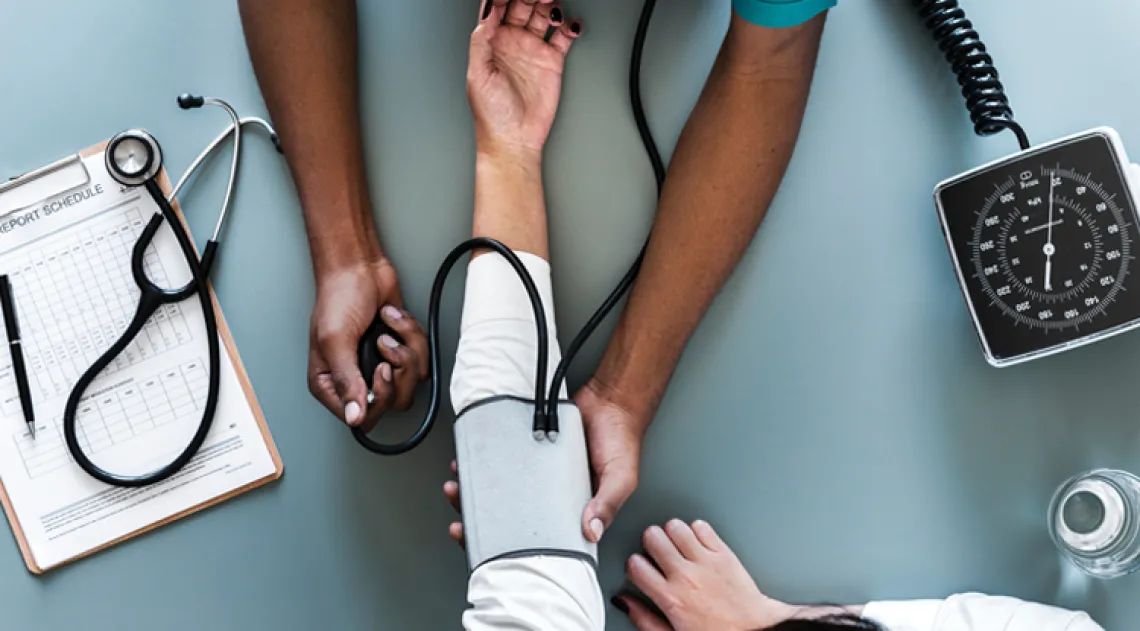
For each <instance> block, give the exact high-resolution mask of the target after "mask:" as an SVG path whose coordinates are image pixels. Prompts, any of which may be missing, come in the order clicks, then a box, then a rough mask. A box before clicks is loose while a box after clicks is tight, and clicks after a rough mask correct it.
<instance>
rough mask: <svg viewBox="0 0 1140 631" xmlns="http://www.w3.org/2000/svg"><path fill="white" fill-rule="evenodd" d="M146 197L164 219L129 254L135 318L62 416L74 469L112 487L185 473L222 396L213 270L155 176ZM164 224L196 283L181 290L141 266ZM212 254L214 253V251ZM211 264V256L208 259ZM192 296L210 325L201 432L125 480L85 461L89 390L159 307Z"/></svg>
mask: <svg viewBox="0 0 1140 631" xmlns="http://www.w3.org/2000/svg"><path fill="white" fill-rule="evenodd" d="M144 187H145V188H146V191H147V193H149V194H150V196H151V198H153V199H154V201H155V203H156V204H158V208H159V210H160V211H161V214H157V215H155V216H153V217H151V219H150V222H149V223H148V224H147V226H146V228H145V229H144V230H143V233H142V235H140V236H139V239H138V241H136V242H135V246H134V250H133V251H132V253H131V272H132V275H133V276H134V278H135V283H136V284H137V285H138V287H139V290H140V292H141V293H140V295H139V304H138V309H136V311H135V315H134V318H132V319H131V323H130V324H129V325H128V326H127V329H126V330H125V331H124V332H123V334H122V335H121V336H119V339H118V340H117V341H116V342H115V343H114V344H113V345H112V346H111V348H109V349H107V350H106V352H104V353H103V354H102V355H101V356H100V357H99V359H97V360H95V363H93V364H91V366H90V367H89V368H88V369H87V372H85V373H83V375H82V376H81V377H80V378H79V380H78V381H76V383H75V386H74V387H73V388H72V389H71V394H70V395H69V396H68V397H67V406H66V407H65V408H64V412H63V438H64V440H65V441H66V443H67V450H68V451H69V452H71V456H72V457H73V458H74V459H75V462H76V464H78V465H79V467H80V468H81V469H83V470H84V471H86V472H87V473H88V474H89V475H90V476H91V477H93V478H95V479H96V480H99V481H100V482H104V483H106V484H111V485H114V486H122V487H140V486H147V485H150V484H154V483H156V482H161V481H163V480H165V479H167V478H169V477H170V476H172V475H174V474H175V473H177V472H178V471H179V470H181V469H182V468H183V467H184V466H186V463H188V462H190V460H191V459H193V458H194V455H195V454H197V453H198V450H199V449H200V448H201V447H202V444H203V443H204V442H205V441H206V436H207V435H208V434H209V433H210V427H211V426H212V425H213V422H214V411H215V409H216V408H217V406H218V391H219V389H220V384H221V381H220V366H221V351H220V348H219V346H218V322H217V316H216V314H215V313H214V301H213V299H212V298H211V296H210V289H209V285H208V284H207V280H206V279H207V276H208V274H209V270H208V269H206V268H205V266H203V265H202V264H201V263H199V260H198V254H197V253H196V252H195V251H194V244H193V242H191V240H190V235H188V234H187V233H186V227H185V226H184V225H183V224H182V221H181V220H180V219H179V218H178V215H177V214H176V213H175V212H174V208H173V207H172V206H171V204H170V202H169V201H167V199H166V195H164V194H163V192H162V189H161V188H159V186H158V182H157V181H156V179H155V178H154V177H151V178H150V179H148V180H147V181H146V183H145V184H144ZM163 219H165V220H166V223H167V224H169V225H170V229H171V230H172V231H173V232H174V237H175V239H176V240H177V241H178V247H179V249H180V250H182V256H183V258H184V259H185V261H186V265H187V266H189V268H190V274H191V276H192V277H193V280H192V281H191V282H190V283H189V284H187V285H186V286H185V287H182V288H181V289H177V290H168V289H162V288H160V287H157V286H155V284H154V283H152V282H151V281H150V279H149V278H147V276H146V273H145V268H144V266H143V262H144V257H145V256H146V250H147V248H148V247H149V246H150V244H151V242H152V241H153V239H154V235H155V233H157V232H158V229H159V227H160V226H161V225H162V221H163ZM211 245H213V246H214V247H213V248H207V249H210V250H214V249H216V248H217V242H216V241H213V242H211ZM211 254H212V251H211ZM210 258H211V260H212V258H213V257H212V256H211V257H210ZM192 294H197V295H198V300H199V302H200V303H201V305H202V317H203V319H204V321H205V323H206V337H207V340H206V343H207V346H208V348H209V357H210V359H209V363H210V378H209V379H210V381H209V386H208V390H207V394H206V405H205V408H204V409H203V410H202V420H201V421H199V423H198V429H197V430H195V432H194V436H193V437H192V438H191V439H190V442H189V443H187V445H186V447H185V448H184V449H183V450H182V452H181V453H179V454H178V455H177V456H176V457H175V458H174V459H173V460H171V461H170V462H169V463H168V464H166V465H163V466H162V467H159V468H158V469H155V470H154V471H151V472H150V473H145V474H142V475H133V476H132V475H121V474H117V473H112V472H110V471H107V470H106V469H103V468H102V467H100V466H98V465H96V464H95V463H94V462H92V461H91V459H90V458H88V457H87V454H86V453H85V452H84V451H83V448H82V447H81V446H80V445H79V436H78V432H77V428H76V413H77V411H78V409H79V405H80V403H81V401H82V399H83V394H84V393H85V392H86V391H87V388H88V387H89V386H90V385H91V382H92V381H94V380H95V378H96V377H97V376H98V375H99V373H100V372H102V371H103V369H104V368H106V367H107V366H108V365H110V363H111V362H113V361H114V360H115V358H116V357H118V355H119V354H120V353H122V352H123V350H124V349H125V348H126V347H127V346H128V345H129V344H130V343H131V342H132V341H134V339H135V337H136V336H137V335H138V334H139V333H140V332H141V331H142V329H143V326H145V325H146V321H147V320H148V319H149V318H150V317H151V316H152V315H154V312H155V311H157V310H158V309H159V308H160V307H162V306H163V305H165V304H170V303H175V302H181V301H182V300H185V299H186V298H188V297H189V296H190V295H192Z"/></svg>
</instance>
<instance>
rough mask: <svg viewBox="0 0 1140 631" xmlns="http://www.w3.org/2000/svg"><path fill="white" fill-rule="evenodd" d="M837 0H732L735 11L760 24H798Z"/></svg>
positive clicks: (828, 7)
mask: <svg viewBox="0 0 1140 631" xmlns="http://www.w3.org/2000/svg"><path fill="white" fill-rule="evenodd" d="M837 2H838V0H732V8H733V9H735V10H736V13H737V14H738V15H739V16H740V17H742V18H744V19H745V20H748V21H749V22H752V23H753V24H759V25H760V26H767V27H769V28H786V27H789V26H799V25H800V24H803V23H804V22H807V21H808V20H810V19H812V18H814V17H815V16H817V15H819V14H820V13H823V12H824V11H827V10H828V9H830V8H832V7H834V6H835V5H836V3H837Z"/></svg>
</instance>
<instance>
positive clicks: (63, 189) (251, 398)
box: [0, 141, 284, 575]
mask: <svg viewBox="0 0 1140 631" xmlns="http://www.w3.org/2000/svg"><path fill="white" fill-rule="evenodd" d="M107 144H108V141H104V142H101V143H99V144H96V145H93V146H91V147H88V148H86V149H84V150H82V151H80V152H78V153H76V154H74V155H72V156H69V157H66V158H64V159H62V160H59V161H57V162H54V163H52V164H49V165H47V166H45V167H42V168H40V169H36V170H34V171H30V172H28V173H26V174H24V175H22V176H19V177H15V178H12V179H11V180H8V181H6V182H0V222H2V221H4V219H5V218H6V217H8V216H11V215H13V214H14V213H18V212H20V211H22V210H27V209H28V208H31V207H34V206H36V205H37V204H40V203H42V202H44V201H46V200H49V199H52V198H56V197H58V196H60V195H63V194H65V193H68V192H70V191H72V190H75V189H77V188H80V187H83V186H85V185H86V184H88V183H90V181H91V173H90V172H88V170H87V168H86V167H85V166H84V160H85V159H88V158H92V157H93V156H96V155H99V154H102V153H103V152H104V150H105V149H106V147H107ZM157 178H158V183H159V186H160V188H161V189H162V191H163V193H164V194H165V195H167V196H169V195H170V191H171V190H172V189H171V182H170V179H169V177H168V175H167V173H166V169H165V166H164V167H163V168H162V170H161V171H160V172H159V174H158V176H157ZM171 206H172V207H173V209H174V211H175V213H176V214H177V215H178V218H179V220H180V221H181V222H182V225H183V227H185V228H186V231H187V234H190V229H189V226H188V225H187V223H186V219H185V216H184V215H183V213H182V209H181V207H180V206H179V204H178V201H177V200H171ZM195 252H197V246H196V245H195ZM208 287H209V292H210V297H211V299H212V300H211V304H212V305H213V308H214V313H215V315H216V318H217V325H218V336H219V340H220V341H221V342H222V345H223V349H222V352H223V358H225V356H226V355H227V354H228V358H229V361H230V364H231V365H232V367H233V370H234V372H235V373H236V377H237V381H238V383H239V384H240V388H241V394H242V396H243V398H244V400H245V403H246V404H247V405H248V406H249V409H250V412H251V413H252V416H253V419H254V420H255V421H256V425H257V429H258V433H259V436H260V438H261V440H262V441H263V442H264V447H265V448H266V450H267V451H268V455H269V458H270V459H271V461H272V472H271V473H269V474H268V475H265V476H262V477H260V478H258V479H255V480H252V481H250V482H248V483H246V484H244V485H242V486H240V487H237V488H234V489H232V490H230V491H228V492H225V493H223V494H220V495H217V496H215V497H212V498H209V499H206V500H205V501H201V502H199V503H196V504H194V505H192V506H189V507H187V508H185V509H183V510H180V511H178V512H176V513H174V514H171V515H169V516H167V517H164V518H162V519H160V520H157V521H154V522H153V523H150V524H148V525H145V526H142V527H139V528H137V529H134V530H132V531H130V532H127V533H126V534H123V535H121V536H119V537H117V538H115V539H113V540H110V541H107V542H105V543H103V544H101V545H98V546H95V547H93V548H91V549H89V550H86V551H85V552H82V553H79V554H75V555H73V556H71V557H69V558H66V559H64V560H62V561H60V562H58V563H54V564H52V565H50V566H48V567H40V566H39V565H38V564H37V562H36V559H35V557H34V555H33V553H32V549H31V546H30V544H29V540H28V537H27V536H26V533H25V529H24V526H23V525H22V524H21V522H20V518H19V516H18V515H17V511H16V507H15V506H14V504H13V502H12V499H11V497H10V496H9V491H8V488H7V487H6V486H5V484H4V482H3V480H0V504H2V505H3V507H4V513H5V515H6V516H7V518H8V521H9V523H10V524H11V526H12V533H13V536H14V537H15V539H16V543H17V545H18V546H19V549H20V553H21V555H22V556H23V558H24V562H25V564H26V565H27V568H28V570H29V571H30V572H31V573H33V574H36V575H41V574H43V573H44V572H45V571H48V570H51V569H54V568H56V567H60V566H63V565H66V564H68V563H71V562H74V561H77V560H79V559H82V558H85V557H88V556H91V555H93V554H95V553H97V552H100V551H102V550H105V549H107V548H109V547H112V546H114V545H116V544H118V543H121V542H123V541H126V540H128V539H132V538H134V537H137V536H139V535H142V534H144V533H147V532H150V531H151V530H154V529H156V528H159V527H161V526H165V525H167V524H169V523H172V522H174V521H176V520H178V519H181V518H183V517H186V516H188V515H191V514H194V513H197V512H199V511H201V510H204V509H206V508H209V507H211V506H214V505H216V504H219V503H221V502H224V501H226V500H229V499H232V498H234V497H236V496H238V495H241V494H243V493H245V492H247V491H250V490H253V489H255V488H257V487H260V486H263V485H265V484H268V483H270V482H274V481H276V480H278V479H280V478H281V476H282V475H283V474H284V464H283V462H282V460H281V456H280V453H279V452H278V450H277V446H276V444H275V443H274V441H273V436H272V434H271V433H270V431H269V426H268V423H267V422H266V419H265V414H264V412H263V411H262V409H261V406H260V404H259V402H258V400H257V396H256V394H255V393H254V390H253V385H252V383H251V382H250V380H249V375H248V374H247V373H246V371H245V367H244V366H243V364H242V362H241V357H240V356H239V354H238V352H237V347H236V345H235V344H234V340H233V336H232V334H231V332H230V329H229V326H228V325H227V323H226V320H225V317H224V316H223V314H222V311H221V308H220V305H219V303H218V300H217V296H216V295H215V294H214V289H213V285H212V284H209V283H208ZM223 361H224V359H223ZM38 420H39V419H38V415H37V422H38ZM220 420H221V419H219V418H215V420H214V422H215V424H217V423H218V422H219V421H220Z"/></svg>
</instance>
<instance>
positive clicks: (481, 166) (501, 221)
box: [472, 151, 550, 261]
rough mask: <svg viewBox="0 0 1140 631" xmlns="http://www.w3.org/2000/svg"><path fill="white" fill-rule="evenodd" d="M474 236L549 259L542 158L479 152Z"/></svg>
mask: <svg viewBox="0 0 1140 631" xmlns="http://www.w3.org/2000/svg"><path fill="white" fill-rule="evenodd" d="M472 232H473V234H474V236H476V237H490V238H492V239H495V240H497V241H501V242H502V243H503V244H504V245H506V246H507V247H509V248H511V249H512V250H516V251H519V252H529V253H531V254H534V255H536V256H539V257H542V258H543V259H546V260H548V261H549V260H550V252H549V248H548V246H547V235H546V201H545V200H544V199H543V187H542V160H541V156H539V155H537V154H531V153H517V152H484V151H480V152H479V153H478V155H477V157H476V161H475V219H474V222H473V227H472Z"/></svg>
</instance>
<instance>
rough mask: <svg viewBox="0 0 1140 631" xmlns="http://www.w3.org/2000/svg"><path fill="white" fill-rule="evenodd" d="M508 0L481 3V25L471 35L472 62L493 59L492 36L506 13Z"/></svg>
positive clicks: (488, 0) (486, 61)
mask: <svg viewBox="0 0 1140 631" xmlns="http://www.w3.org/2000/svg"><path fill="white" fill-rule="evenodd" d="M506 7H507V0H483V2H482V3H481V4H480V5H479V26H477V27H475V32H474V33H472V35H471V63H472V64H475V63H488V62H490V61H491V52H492V51H491V38H492V37H494V36H495V32H496V31H498V30H499V26H500V25H501V24H502V23H503V16H504V15H505V14H506Z"/></svg>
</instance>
